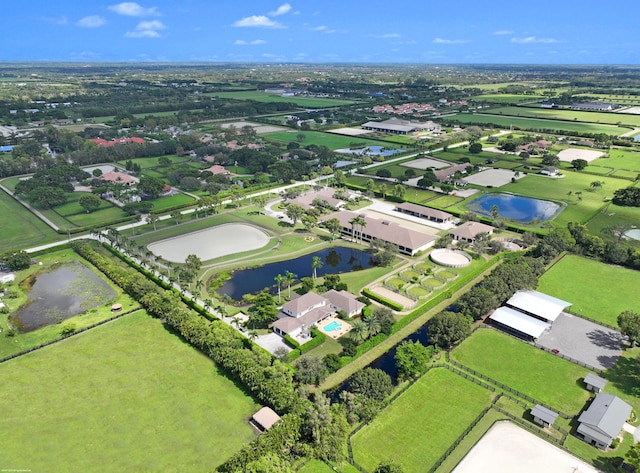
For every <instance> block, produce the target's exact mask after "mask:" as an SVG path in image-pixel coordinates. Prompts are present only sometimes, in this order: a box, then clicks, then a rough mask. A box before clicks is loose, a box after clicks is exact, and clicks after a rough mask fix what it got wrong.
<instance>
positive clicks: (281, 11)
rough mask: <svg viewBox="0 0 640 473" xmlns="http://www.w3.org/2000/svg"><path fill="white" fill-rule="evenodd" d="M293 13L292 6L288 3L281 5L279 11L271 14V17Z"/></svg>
mask: <svg viewBox="0 0 640 473" xmlns="http://www.w3.org/2000/svg"><path fill="white" fill-rule="evenodd" d="M290 11H291V5H289V4H288V3H283V4H282V5H280V6H279V7H278V9H277V10H276V11H272V12H269V15H270V16H280V15H285V14H286V13H289V12H290Z"/></svg>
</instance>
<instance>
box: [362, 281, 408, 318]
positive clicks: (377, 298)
mask: <svg viewBox="0 0 640 473" xmlns="http://www.w3.org/2000/svg"><path fill="white" fill-rule="evenodd" d="M362 294H364V295H365V296H367V297H368V298H369V299H373V300H374V301H376V302H379V303H380V304H383V305H386V306H387V307H389V308H390V309H393V310H395V311H398V312H401V311H402V310H403V309H404V306H403V305H401V304H398V303H397V302H393V301H391V300H389V299H387V298H386V297H382V296H380V295H378V294H376V293H374V292H373V291H371V289H369V288H368V287H365V288H364V289H363V290H362Z"/></svg>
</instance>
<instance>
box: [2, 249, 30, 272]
mask: <svg viewBox="0 0 640 473" xmlns="http://www.w3.org/2000/svg"><path fill="white" fill-rule="evenodd" d="M30 262H31V256H29V253H27V252H26V251H7V252H6V253H2V254H0V263H2V264H4V265H6V266H7V267H8V268H9V269H10V270H11V271H19V270H21V269H25V268H28V267H29V264H30Z"/></svg>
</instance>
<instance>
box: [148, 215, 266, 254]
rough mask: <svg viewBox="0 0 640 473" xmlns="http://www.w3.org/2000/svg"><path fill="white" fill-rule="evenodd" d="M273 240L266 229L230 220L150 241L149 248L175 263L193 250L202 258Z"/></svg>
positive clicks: (248, 247) (250, 247)
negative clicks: (202, 228) (222, 223)
mask: <svg viewBox="0 0 640 473" xmlns="http://www.w3.org/2000/svg"><path fill="white" fill-rule="evenodd" d="M268 243H269V235H267V234H266V233H265V232H264V231H262V230H260V229H258V228H256V227H254V226H251V225H247V224H244V223H229V224H225V225H219V226H216V227H212V228H208V229H206V230H200V231H197V232H191V233H187V234H185V235H180V236H177V237H174V238H168V239H166V240H161V241H157V242H155V243H151V244H150V245H149V247H148V248H149V251H151V252H152V253H153V254H155V255H157V256H160V257H161V258H163V259H165V260H167V261H171V262H172V263H184V262H185V260H186V258H187V256H188V255H190V254H194V255H196V256H197V257H198V258H200V259H201V260H202V261H207V260H212V259H215V258H220V257H222V256H227V255H232V254H234V253H241V252H243V251H251V250H257V249H260V248H262V247H264V246H266V245H267V244H268Z"/></svg>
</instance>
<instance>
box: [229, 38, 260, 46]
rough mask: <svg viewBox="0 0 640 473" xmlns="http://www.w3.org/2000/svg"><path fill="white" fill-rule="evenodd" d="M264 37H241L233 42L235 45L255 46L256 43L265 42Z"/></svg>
mask: <svg viewBox="0 0 640 473" xmlns="http://www.w3.org/2000/svg"><path fill="white" fill-rule="evenodd" d="M266 43H267V42H266V41H265V40H264V39H254V40H253V41H245V40H243V39H237V40H235V41H234V42H233V44H235V45H236V46H255V45H258V44H266Z"/></svg>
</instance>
